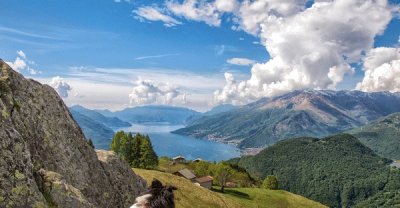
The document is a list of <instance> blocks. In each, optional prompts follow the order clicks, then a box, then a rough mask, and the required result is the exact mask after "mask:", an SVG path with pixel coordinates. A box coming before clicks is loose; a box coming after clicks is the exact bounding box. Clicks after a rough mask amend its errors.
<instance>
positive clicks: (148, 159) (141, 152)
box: [110, 131, 158, 169]
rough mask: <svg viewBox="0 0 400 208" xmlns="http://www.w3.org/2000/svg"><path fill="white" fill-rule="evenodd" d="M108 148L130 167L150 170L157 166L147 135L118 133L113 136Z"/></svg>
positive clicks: (156, 159)
mask: <svg viewBox="0 0 400 208" xmlns="http://www.w3.org/2000/svg"><path fill="white" fill-rule="evenodd" d="M110 148H111V150H113V151H114V152H115V153H117V154H118V155H119V156H120V157H121V158H122V159H124V160H126V161H127V162H128V163H129V164H130V165H131V167H135V168H146V169H150V168H154V167H156V166H157V165H158V157H157V154H156V153H155V152H154V150H153V146H152V144H151V141H150V137H149V136H148V135H146V136H145V135H142V134H140V133H137V134H135V136H133V135H132V133H128V134H126V133H125V132H123V131H119V132H117V133H116V134H115V135H114V137H113V140H112V142H111V145H110Z"/></svg>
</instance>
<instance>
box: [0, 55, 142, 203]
mask: <svg viewBox="0 0 400 208" xmlns="http://www.w3.org/2000/svg"><path fill="white" fill-rule="evenodd" d="M0 139H1V140H0V207H54V206H58V207H91V206H93V207H126V206H127V205H128V204H132V203H133V201H134V198H135V197H136V196H137V195H138V193H139V192H141V191H143V189H144V187H145V185H144V184H143V183H144V181H143V180H142V179H141V178H139V177H138V176H136V175H135V174H134V173H133V171H131V170H130V169H129V166H128V165H127V164H126V163H123V162H122V161H121V160H119V159H118V158H117V157H116V156H111V158H112V159H111V160H102V161H99V160H98V158H97V155H96V152H95V151H94V149H93V148H92V147H90V145H89V144H88V142H87V140H86V139H85V137H84V135H83V133H82V131H81V129H80V128H79V126H78V125H77V124H76V122H75V121H74V120H73V118H72V117H71V114H70V113H69V111H68V108H67V107H66V106H65V104H64V103H63V101H62V100H61V99H60V97H59V96H58V95H57V93H56V92H55V91H54V90H53V89H52V88H51V87H49V86H47V85H42V84H40V83H38V82H36V81H34V80H27V79H25V78H24V77H23V76H22V75H20V74H19V73H17V72H15V71H13V70H12V69H11V68H10V67H9V66H8V65H7V64H6V63H5V62H3V61H2V60H0ZM113 162H116V164H113ZM113 168H116V171H114V169H113ZM128 183H129V184H128ZM128 195H129V196H128ZM68 197H70V198H68ZM67 202H68V203H72V204H68V203H67ZM72 205H76V206H72Z"/></svg>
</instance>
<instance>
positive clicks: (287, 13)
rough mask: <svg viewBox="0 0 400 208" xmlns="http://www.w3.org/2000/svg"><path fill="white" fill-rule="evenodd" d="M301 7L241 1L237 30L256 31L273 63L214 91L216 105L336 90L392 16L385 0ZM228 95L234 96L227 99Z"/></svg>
mask: <svg viewBox="0 0 400 208" xmlns="http://www.w3.org/2000/svg"><path fill="white" fill-rule="evenodd" d="M279 2H281V1H279ZM274 3H276V4H274ZM256 4H257V5H256ZM303 4H304V2H303V1H296V2H295V1H283V3H282V4H278V1H276V2H275V1H272V0H271V1H268V0H259V1H244V2H243V3H242V5H241V8H240V13H239V15H240V16H239V17H238V18H239V19H238V20H237V22H238V23H240V28H242V29H243V30H245V31H247V32H248V33H251V34H255V33H258V34H259V36H260V39H261V43H262V44H263V45H265V47H266V49H267V51H268V53H269V55H270V57H271V59H270V60H268V61H267V62H266V63H257V64H254V65H253V67H252V70H251V77H250V79H248V80H244V81H241V82H238V83H232V82H228V83H227V84H226V86H225V87H224V88H223V89H222V90H219V91H217V92H216V93H215V96H214V97H215V98H216V102H219V103H225V102H244V101H248V100H254V99H258V98H260V97H266V96H267V97H268V96H274V95H278V94H282V93H285V92H288V91H291V90H295V89H304V88H314V89H325V88H329V89H334V88H335V87H336V85H337V84H338V83H339V82H341V81H342V80H343V78H344V76H345V75H346V74H352V73H353V72H354V69H352V68H351V67H350V63H355V62H357V61H359V60H360V59H361V57H362V54H363V53H364V51H369V50H370V49H371V47H372V46H373V42H374V37H375V36H376V35H377V34H380V33H382V32H383V31H384V29H385V28H386V25H387V24H388V23H389V21H390V20H391V18H392V13H391V8H389V6H388V4H387V1H384V0H380V1H373V0H366V1H365V0H336V1H324V2H319V1H318V2H315V3H314V5H313V6H312V7H311V8H305V7H304V5H303ZM285 5H286V6H285ZM262 8H264V10H263V9H262ZM266 8H267V9H266ZM258 9H260V11H259V14H258V15H256V14H257V12H258ZM265 9H266V10H265ZM248 10H249V11H248ZM245 11H246V12H245ZM262 11H264V12H262ZM265 11H268V12H265ZM338 14H340V15H338ZM254 15H256V16H254ZM263 15H266V16H263ZM248 21H249V22H248ZM233 80H234V79H233ZM231 94H236V96H227V95H231Z"/></svg>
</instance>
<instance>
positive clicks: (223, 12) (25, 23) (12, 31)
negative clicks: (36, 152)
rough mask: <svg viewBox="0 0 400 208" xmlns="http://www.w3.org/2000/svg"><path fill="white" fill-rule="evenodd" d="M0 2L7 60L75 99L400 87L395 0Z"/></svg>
mask: <svg viewBox="0 0 400 208" xmlns="http://www.w3.org/2000/svg"><path fill="white" fill-rule="evenodd" d="M0 1H1V4H2V8H3V10H2V12H1V13H0V58H2V59H3V60H5V61H6V62H7V63H8V64H9V65H10V66H12V67H13V68H14V69H15V70H17V71H19V72H20V73H22V74H23V75H24V76H25V77H28V78H33V79H36V80H38V81H40V82H42V83H45V84H49V85H50V86H52V87H54V89H55V90H56V91H57V92H58V93H59V95H60V96H61V97H62V98H63V99H64V101H65V102H66V103H67V105H76V104H80V105H83V106H85V107H88V108H92V109H93V108H96V109H111V110H118V109H123V108H126V107H133V106H140V105H150V104H151V105H174V106H183V107H188V108H192V109H195V110H198V111H205V110H207V109H210V108H211V107H213V106H215V105H218V104H222V103H231V104H235V105H242V104H246V103H249V102H252V101H255V100H257V99H259V98H262V97H271V96H276V95H280V94H283V93H286V92H290V91H292V90H297V89H331V90H354V89H357V90H362V91H369V92H373V91H391V92H396V91H400V76H398V75H399V74H400V49H399V46H400V9H399V6H400V2H399V1H398V0H392V1H386V0H336V1H331V0H315V1H310V0H241V1H239V0H165V1H164V0H159V1H152V0H119V1H118V0H81V1H67V0H58V1H54V0H41V1H35V0H23V1H15V0H0Z"/></svg>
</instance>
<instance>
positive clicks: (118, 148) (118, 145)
mask: <svg viewBox="0 0 400 208" xmlns="http://www.w3.org/2000/svg"><path fill="white" fill-rule="evenodd" d="M123 137H126V134H125V132H124V131H119V132H117V133H116V134H115V135H114V137H113V139H112V141H111V144H110V149H111V150H112V151H114V152H116V153H117V154H119V155H120V156H122V155H121V154H122V140H123Z"/></svg>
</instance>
